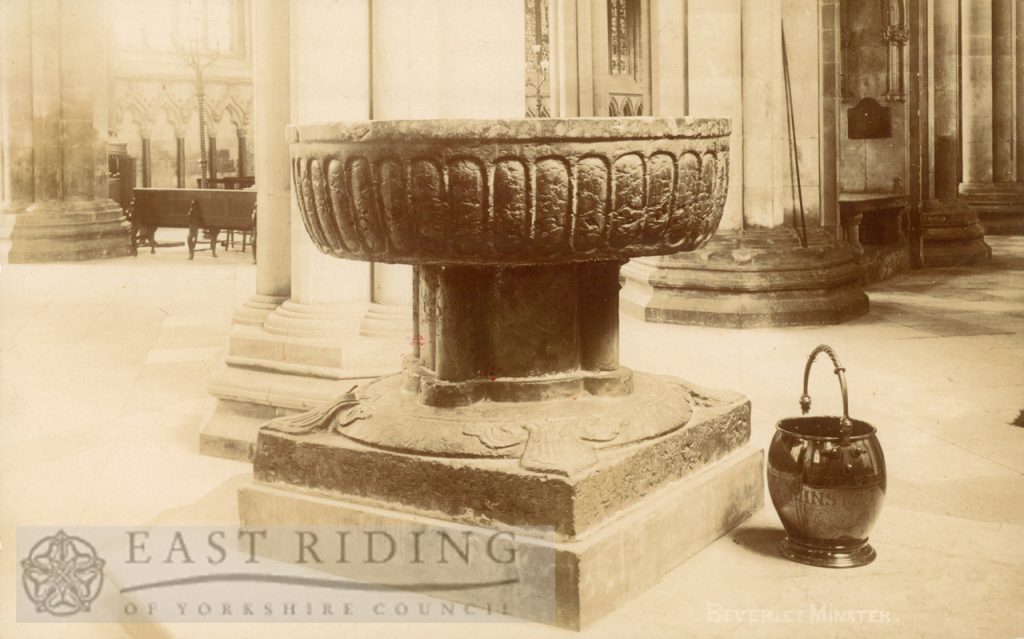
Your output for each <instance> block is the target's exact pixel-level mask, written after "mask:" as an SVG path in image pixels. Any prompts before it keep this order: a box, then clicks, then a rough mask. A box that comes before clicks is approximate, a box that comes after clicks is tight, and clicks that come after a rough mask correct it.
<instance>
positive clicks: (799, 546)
mask: <svg viewBox="0 0 1024 639" xmlns="http://www.w3.org/2000/svg"><path fill="white" fill-rule="evenodd" d="M819 353H826V354H827V355H828V356H829V357H830V358H831V359H832V363H833V364H834V365H835V373H836V376H838V377H839V387H840V389H841V390H842V394H843V416H842V417H787V418H785V419H783V420H781V421H779V423H778V424H777V425H776V426H775V428H776V432H775V437H773V438H772V443H771V446H770V447H769V448H768V492H769V493H770V494H771V498H772V504H774V506H775V510H776V511H777V512H778V513H779V519H781V520H782V525H783V527H785V529H786V538H785V539H783V540H782V541H781V542H780V543H779V549H780V550H781V551H782V554H783V555H784V556H786V557H787V558H789V559H792V560H793V561H798V562H800V563H804V564H810V565H812V566H824V567H829V568H851V567H854V566H863V565H865V564H869V563H871V562H872V561H873V560H874V559H875V550H874V548H872V547H871V545H870V544H869V543H868V531H870V530H871V527H872V526H873V525H874V523H875V519H876V518H877V517H878V513H879V511H880V510H881V508H882V500H883V499H884V497H885V479H886V477H885V457H884V456H883V455H882V447H881V445H880V444H879V443H878V438H877V437H876V436H875V432H876V431H875V427H874V426H872V425H871V424H869V423H867V422H863V421H860V420H857V419H850V412H849V401H848V398H847V393H846V376H845V371H846V369H845V368H843V366H842V364H840V363H839V358H838V357H836V354H835V352H834V351H833V350H832V349H831V348H830V347H828V346H826V345H821V346H819V347H817V348H816V349H814V351H813V352H812V353H811V355H810V357H809V358H808V359H807V365H806V367H805V368H804V394H803V396H802V397H801V398H800V408H801V410H802V411H803V414H805V415H806V414H807V412H808V411H809V410H810V408H811V398H810V396H809V395H808V394H807V381H808V377H809V376H810V373H811V365H812V364H813V363H814V359H815V358H816V357H817V356H818V354H819Z"/></svg>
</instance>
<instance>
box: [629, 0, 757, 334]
mask: <svg viewBox="0 0 1024 639" xmlns="http://www.w3.org/2000/svg"><path fill="white" fill-rule="evenodd" d="M740 5H741V2H740V0H687V1H686V2H679V3H675V2H667V3H660V2H659V3H658V8H659V9H660V10H661V11H665V10H666V9H669V8H671V9H672V10H675V11H678V12H679V18H680V19H681V20H682V22H683V25H682V26H683V28H682V29H681V33H678V34H677V35H675V39H677V40H678V42H679V44H681V45H684V46H685V50H684V51H683V52H681V56H680V57H681V58H682V65H681V66H682V68H679V69H673V68H672V67H671V66H668V67H667V68H666V65H665V64H664V61H663V60H661V58H662V57H663V56H664V55H665V53H666V51H663V50H662V49H665V48H666V45H667V48H668V49H669V50H670V51H671V50H672V47H674V46H675V42H674V40H673V38H672V36H673V34H671V33H664V26H663V25H666V24H671V22H670V20H671V18H672V16H664V15H659V16H652V25H662V26H659V27H658V28H657V29H652V31H657V32H658V34H659V37H658V39H657V40H656V41H655V42H652V47H655V50H654V51H652V56H655V57H657V58H659V68H658V79H657V82H659V83H664V82H665V77H664V76H666V75H669V77H670V78H671V76H672V75H675V76H677V77H679V78H680V79H681V80H682V82H683V85H684V86H683V87H681V88H680V89H678V91H677V93H679V94H682V96H685V99H684V100H683V106H684V107H685V108H684V109H681V110H679V111H676V112H672V111H671V110H669V109H666V108H664V106H665V105H663V104H658V105H657V106H659V107H661V108H660V110H659V111H656V112H655V113H654V115H664V116H672V115H675V116H680V115H688V116H696V117H728V118H729V119H730V120H731V121H732V135H731V136H730V139H729V144H730V151H729V155H730V161H729V194H728V196H727V198H728V199H727V200H726V203H725V212H724V213H723V214H722V221H721V224H720V225H719V233H723V232H728V231H738V230H739V229H742V228H743V173H744V161H745V160H744V155H743V130H744V129H743V63H742V59H741V38H740V28H741V20H740V15H741V13H740ZM672 263H673V259H672V257H647V258H638V259H633V260H630V261H629V263H627V264H626V265H624V266H623V267H622V276H623V280H624V284H623V288H622V308H623V309H624V310H625V311H626V312H628V313H630V314H633V315H643V314H644V313H645V309H647V308H648V307H649V305H650V303H651V298H652V296H653V295H654V288H653V287H652V286H651V281H652V280H659V279H662V276H663V275H666V274H667V273H672V272H673V271H671V270H669V269H671V268H672V266H671V265H672Z"/></svg>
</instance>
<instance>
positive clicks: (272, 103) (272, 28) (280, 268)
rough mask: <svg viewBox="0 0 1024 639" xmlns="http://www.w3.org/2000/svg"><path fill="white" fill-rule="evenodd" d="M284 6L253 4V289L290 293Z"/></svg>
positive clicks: (262, 292)
mask: <svg viewBox="0 0 1024 639" xmlns="http://www.w3.org/2000/svg"><path fill="white" fill-rule="evenodd" d="M289 6H290V3H289V2H257V3H255V4H254V5H253V42H254V43H255V45H256V46H254V47H253V99H254V113H253V135H255V136H256V139H255V144H256V158H255V163H256V166H255V167H254V168H255V171H256V179H257V184H256V226H257V230H258V233H259V241H258V244H257V248H256V263H257V268H256V293H257V295H267V296H273V297H287V296H288V294H289V293H290V292H291V199H290V195H289V194H290V192H291V187H290V180H291V171H290V167H291V163H290V160H289V155H288V143H287V141H286V140H285V137H284V127H285V126H286V125H287V124H288V123H289V121H290V119H291V98H290V96H291V91H290V86H291V63H290V60H289V56H288V55H286V54H285V53H284V52H287V51H289V50H290V48H291V37H290V29H289ZM239 147H241V144H240V145H239ZM240 151H241V149H240ZM240 157H241V156H240Z"/></svg>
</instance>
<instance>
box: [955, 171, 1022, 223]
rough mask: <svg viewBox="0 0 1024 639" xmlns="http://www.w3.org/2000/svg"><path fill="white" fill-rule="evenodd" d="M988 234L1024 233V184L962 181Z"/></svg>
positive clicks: (962, 190) (969, 202)
mask: <svg viewBox="0 0 1024 639" xmlns="http://www.w3.org/2000/svg"><path fill="white" fill-rule="evenodd" d="M960 197H961V200H963V201H964V202H966V203H967V205H968V206H970V208H971V210H972V211H974V212H975V213H976V214H977V216H978V221H979V222H980V223H981V226H982V228H983V229H984V230H985V235H1024V184H961V185H960Z"/></svg>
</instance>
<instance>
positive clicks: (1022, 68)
mask: <svg viewBox="0 0 1024 639" xmlns="http://www.w3.org/2000/svg"><path fill="white" fill-rule="evenodd" d="M1014 14H1015V22H1014V30H1015V31H1014V37H1013V41H1014V42H1015V43H1016V47H1017V48H1016V50H1015V52H1014V54H1015V56H1016V60H1017V64H1016V69H1017V77H1016V79H1015V85H1016V87H1017V104H1016V106H1017V109H1016V118H1015V120H1016V121H1017V130H1016V132H1015V139H1016V141H1017V145H1016V146H1017V149H1016V157H1017V183H1018V184H1024V7H1022V6H1021V3H1020V2H1018V3H1017V6H1016V7H1015V10H1014Z"/></svg>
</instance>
